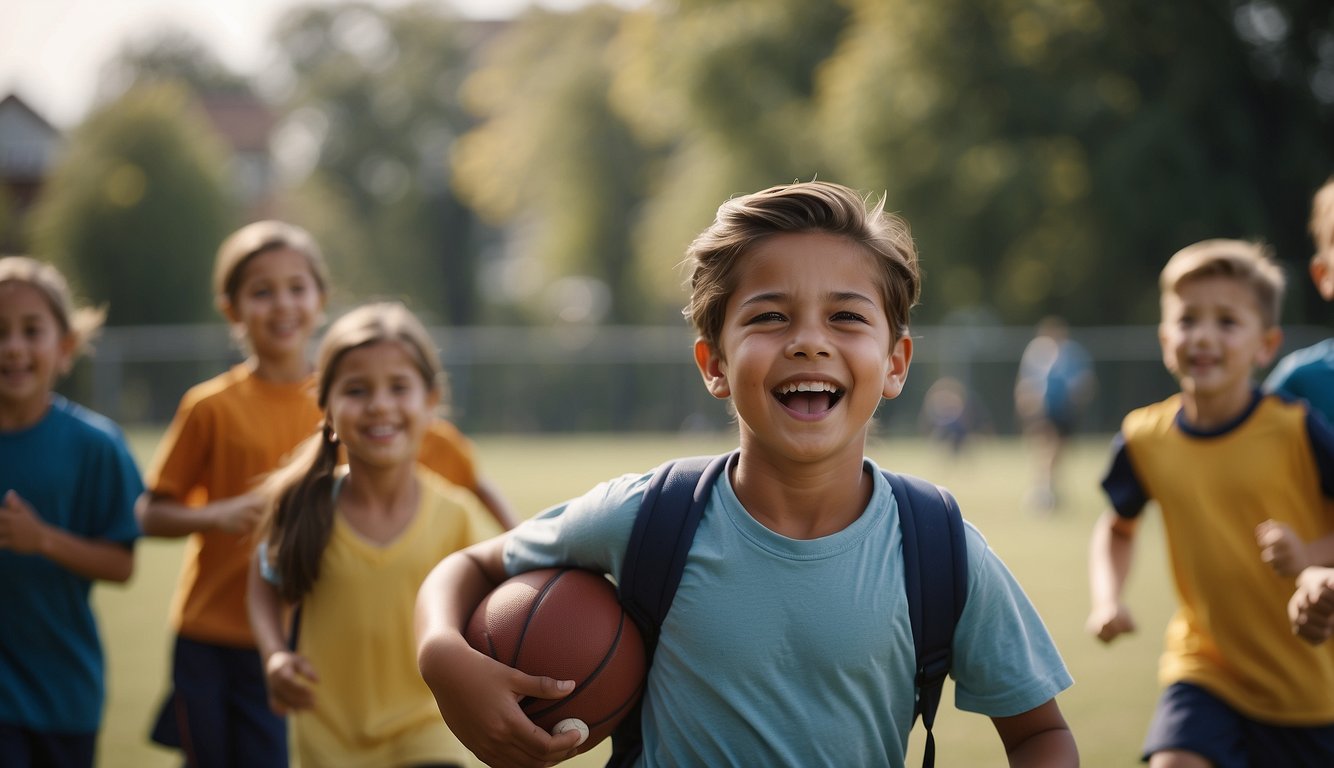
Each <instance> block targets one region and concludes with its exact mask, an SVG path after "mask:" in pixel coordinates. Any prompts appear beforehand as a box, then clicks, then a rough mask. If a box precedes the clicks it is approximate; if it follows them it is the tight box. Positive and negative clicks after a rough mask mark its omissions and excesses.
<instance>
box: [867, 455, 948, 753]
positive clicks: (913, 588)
mask: <svg viewBox="0 0 1334 768" xmlns="http://www.w3.org/2000/svg"><path fill="white" fill-rule="evenodd" d="M884 474H885V479H886V480H888V481H889V486H890V488H891V489H893V491H894V498H895V500H896V501H897V502H898V508H899V527H900V528H901V529H902V532H903V575H904V588H905V591H906V592H907V597H908V618H909V621H910V622H911V623H912V635H913V645H914V647H915V649H916V652H917V674H916V686H917V696H916V703H915V705H914V707H913V715H914V716H915V717H918V716H920V717H921V718H922V727H924V728H925V729H926V745H925V748H924V749H923V751H922V765H923V766H926V767H927V768H930V766H933V765H934V764H935V759H936V740H935V736H934V735H933V734H932V733H931V728H932V726H933V725H935V722H936V709H937V707H939V706H940V698H941V688H942V686H943V685H944V684H945V678H946V676H948V675H949V671H950V664H951V662H952V653H953V644H954V626H955V624H957V623H958V621H959V615H960V614H961V613H963V605H964V601H965V600H966V599H967V596H968V549H967V541H966V540H965V537H964V528H963V516H962V515H961V514H960V512H959V505H958V503H957V502H955V500H954V497H953V496H951V495H950V493H949V492H948V491H946V490H945V489H944V488H941V487H940V486H938V485H935V484H933V483H930V482H927V481H926V480H922V479H921V478H917V477H912V476H911V475H896V474H894V473H892V472H888V471H886V472H885V473H884Z"/></svg>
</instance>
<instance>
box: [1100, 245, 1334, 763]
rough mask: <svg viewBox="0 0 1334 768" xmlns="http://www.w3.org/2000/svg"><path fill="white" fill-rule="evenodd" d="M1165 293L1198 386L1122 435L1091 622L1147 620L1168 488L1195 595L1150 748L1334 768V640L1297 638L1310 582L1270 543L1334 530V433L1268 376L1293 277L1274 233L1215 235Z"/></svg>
mask: <svg viewBox="0 0 1334 768" xmlns="http://www.w3.org/2000/svg"><path fill="white" fill-rule="evenodd" d="M1160 289H1161V309H1162V320H1161V323H1160V325H1159V329H1158V339H1159V342H1160V344H1161V346H1162V353H1163V364H1164V365H1165V366H1166V367H1167V370H1168V371H1169V372H1171V374H1172V375H1173V376H1174V377H1175V378H1176V380H1177V382H1178V384H1179V386H1180V390H1181V391H1180V393H1179V394H1176V395H1173V396H1172V397H1170V398H1168V399H1167V400H1164V401H1162V402H1160V403H1156V404H1154V405H1150V406H1147V407H1144V408H1140V409H1138V410H1135V411H1132V412H1131V413H1130V414H1129V415H1128V416H1126V418H1125V420H1124V421H1123V422H1122V426H1121V432H1120V433H1119V434H1118V435H1117V438H1116V440H1115V442H1114V444H1113V457H1112V463H1111V467H1110V469H1109V470H1108V472H1107V475H1106V477H1105V478H1104V479H1103V483H1102V485H1103V488H1104V490H1105V491H1106V493H1107V496H1108V499H1109V500H1110V502H1111V507H1112V509H1111V510H1110V511H1108V512H1106V513H1104V514H1103V516H1102V517H1101V519H1100V520H1099V522H1098V523H1097V525H1096V526H1095V529H1094V533H1093V538H1092V544H1091V546H1090V555H1089V582H1090V589H1091V594H1092V604H1093V606H1092V611H1091V613H1090V616H1089V619H1088V629H1089V631H1090V632H1091V633H1092V634H1094V635H1095V636H1097V637H1098V639H1099V640H1102V641H1103V642H1111V641H1112V640H1113V639H1115V638H1116V637H1118V636H1120V635H1121V634H1123V633H1126V632H1131V631H1134V629H1135V624H1134V620H1133V619H1132V617H1131V615H1130V612H1129V610H1128V609H1127V608H1126V606H1125V604H1124V602H1123V600H1122V596H1123V595H1122V593H1123V587H1124V584H1125V580H1126V577H1127V576H1128V574H1129V570H1130V563H1131V559H1132V555H1133V554H1134V548H1135V533H1136V528H1137V525H1138V522H1139V520H1140V519H1141V514H1142V512H1143V510H1144V508H1145V505H1146V504H1147V503H1148V502H1149V501H1151V500H1152V501H1155V502H1157V504H1158V507H1159V509H1160V511H1161V512H1162V517H1163V527H1164V530H1165V531H1166V536H1167V546H1168V554H1169V557H1170V560H1171V566H1172V575H1173V579H1174V582H1175V586H1176V591H1177V599H1178V602H1179V608H1178V610H1177V612H1176V615H1175V616H1173V618H1172V620H1171V622H1170V623H1169V625H1168V628H1167V633H1166V647H1165V649H1164V651H1163V655H1162V657H1161V660H1160V663H1159V670H1158V677H1159V682H1160V683H1161V684H1162V685H1163V686H1164V687H1165V690H1164V691H1163V694H1162V696H1161V698H1160V699H1159V702H1158V708H1157V711H1156V712H1155V714H1154V718H1153V721H1152V724H1151V725H1150V728H1149V734H1148V737H1147V738H1146V740H1145V744H1144V748H1143V758H1144V760H1145V761H1146V762H1148V763H1149V764H1150V765H1151V766H1153V768H1167V767H1168V766H1172V767H1181V766H1191V767H1194V766H1209V765H1214V766H1228V767H1236V768H1242V767H1244V766H1257V767H1258V766H1269V765H1283V766H1329V765H1334V651H1331V650H1330V649H1324V650H1317V649H1313V648H1311V647H1309V646H1308V645H1306V644H1305V643H1301V642H1299V641H1298V640H1297V639H1296V638H1294V637H1293V635H1292V633H1291V632H1290V631H1289V629H1288V620H1287V617H1286V615H1285V613H1284V606H1285V604H1286V602H1287V596H1288V594H1290V593H1291V591H1292V580H1291V578H1284V577H1282V576H1280V575H1278V574H1277V573H1275V572H1274V570H1273V569H1272V568H1270V566H1269V565H1267V564H1266V563H1264V562H1263V561H1262V559H1261V558H1260V556H1259V555H1258V553H1257V552H1256V542H1255V530H1256V527H1257V526H1258V525H1260V524H1261V523H1262V522H1265V521H1267V520H1273V521H1275V522H1277V523H1282V524H1285V525H1288V526H1291V527H1292V529H1293V530H1295V531H1296V532H1297V533H1298V534H1299V535H1301V536H1302V537H1303V538H1304V539H1307V540H1310V539H1314V538H1318V537H1320V536H1322V535H1324V534H1327V533H1329V532H1330V530H1331V528H1332V527H1334V520H1332V519H1330V517H1329V509H1330V507H1328V506H1327V505H1326V501H1325V500H1326V499H1328V498H1331V497H1334V435H1331V434H1330V432H1329V429H1328V428H1327V427H1326V426H1325V425H1324V422H1322V421H1320V420H1319V419H1316V418H1313V417H1312V416H1311V414H1310V413H1309V412H1308V410H1307V408H1306V406H1305V404H1303V403H1300V402H1296V401H1290V400H1287V399H1284V398H1280V397H1278V396H1274V395H1261V394H1260V392H1259V391H1258V390H1257V388H1256V385H1255V378H1254V376H1255V372H1256V370H1258V369H1259V368H1262V367H1264V366H1266V365H1268V364H1269V363H1270V362H1272V361H1273V359H1274V356H1275V354H1276V353H1277V351H1278V348H1279V344H1280V342H1281V340H1282V333H1281V331H1280V330H1279V327H1278V318H1279V308H1280V306H1281V302H1282V294H1283V274H1282V272H1281V270H1280V269H1279V267H1278V265H1277V264H1275V263H1274V262H1273V260H1272V259H1271V258H1270V256H1269V255H1268V252H1267V250H1266V249H1265V248H1263V247H1262V246H1260V245H1258V244H1256V243H1250V242H1243V241H1238V240H1206V241H1204V242H1200V243H1196V244H1195V245H1192V246H1189V247H1187V248H1184V249H1182V250H1181V251H1179V252H1177V253H1176V254H1175V255H1174V256H1173V257H1172V258H1171V259H1170V260H1169V261H1168V263H1167V265H1166V266H1165V267H1164V268H1163V271H1162V274H1161V277H1160Z"/></svg>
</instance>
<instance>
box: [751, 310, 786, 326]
mask: <svg viewBox="0 0 1334 768" xmlns="http://www.w3.org/2000/svg"><path fill="white" fill-rule="evenodd" d="M785 319H786V318H785V317H783V314H782V313H781V312H761V313H759V314H758V315H756V316H754V317H752V318H751V319H750V322H751V323H752V324H753V323H780V322H782V321H783V320H785Z"/></svg>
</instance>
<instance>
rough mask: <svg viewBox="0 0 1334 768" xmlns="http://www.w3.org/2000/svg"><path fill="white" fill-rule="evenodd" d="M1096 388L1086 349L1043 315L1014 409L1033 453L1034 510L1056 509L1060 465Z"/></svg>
mask: <svg viewBox="0 0 1334 768" xmlns="http://www.w3.org/2000/svg"><path fill="white" fill-rule="evenodd" d="M1095 386H1096V379H1095V378H1094V375H1093V366H1092V363H1091V361H1090V359H1089V356H1088V353H1087V352H1086V351H1084V348H1083V347H1081V346H1080V345H1079V344H1078V342H1075V341H1074V340H1072V339H1071V338H1070V333H1069V328H1068V327H1067V326H1066V324H1065V321H1064V320H1063V319H1061V318H1059V317H1046V318H1043V319H1042V321H1041V322H1039V323H1038V326H1037V333H1036V335H1034V337H1033V340H1032V341H1030V342H1029V343H1028V346H1027V347H1025V348H1024V354H1023V356H1022V357H1021V358H1020V360H1019V375H1018V377H1017V378H1016V380H1015V384H1014V408H1015V413H1016V415H1017V416H1018V417H1019V422H1020V424H1021V426H1022V427H1023V430H1024V434H1025V435H1026V436H1027V437H1028V439H1029V444H1030V449H1031V450H1032V451H1033V454H1034V471H1033V485H1032V488H1031V489H1030V490H1029V492H1028V496H1027V498H1026V499H1025V503H1026V504H1027V505H1028V506H1029V507H1030V508H1031V509H1033V510H1034V511H1037V512H1051V511H1053V510H1055V509H1056V507H1057V495H1056V468H1057V465H1058V464H1059V462H1060V459H1061V453H1062V451H1063V450H1064V449H1065V443H1066V441H1067V440H1068V439H1069V437H1070V435H1071V434H1073V433H1074V431H1075V429H1076V427H1077V426H1078V423H1079V417H1080V415H1081V413H1082V412H1083V410H1084V407H1085V406H1086V405H1087V404H1088V402H1089V400H1090V399H1091V398H1092V397H1093V391H1094V388H1095Z"/></svg>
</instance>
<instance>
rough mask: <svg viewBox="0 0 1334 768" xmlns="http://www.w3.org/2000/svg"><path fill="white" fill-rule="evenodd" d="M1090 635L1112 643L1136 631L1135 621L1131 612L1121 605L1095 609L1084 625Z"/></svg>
mask: <svg viewBox="0 0 1334 768" xmlns="http://www.w3.org/2000/svg"><path fill="white" fill-rule="evenodd" d="M1084 627H1085V629H1087V630H1088V632H1089V634H1091V635H1093V636H1094V637H1096V638H1098V639H1099V640H1101V641H1103V642H1104V643H1110V642H1112V641H1113V640H1115V639H1116V638H1118V637H1120V636H1121V635H1124V634H1127V633H1130V632H1134V631H1135V620H1134V619H1133V618H1131V616H1130V610H1129V609H1127V608H1126V607H1125V606H1124V605H1121V604H1120V603H1118V604H1116V605H1109V606H1103V607H1094V609H1093V611H1092V613H1090V614H1089V617H1088V621H1087V622H1085V624H1084Z"/></svg>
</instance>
